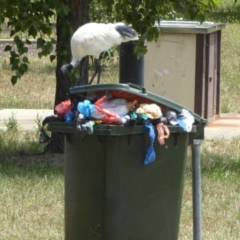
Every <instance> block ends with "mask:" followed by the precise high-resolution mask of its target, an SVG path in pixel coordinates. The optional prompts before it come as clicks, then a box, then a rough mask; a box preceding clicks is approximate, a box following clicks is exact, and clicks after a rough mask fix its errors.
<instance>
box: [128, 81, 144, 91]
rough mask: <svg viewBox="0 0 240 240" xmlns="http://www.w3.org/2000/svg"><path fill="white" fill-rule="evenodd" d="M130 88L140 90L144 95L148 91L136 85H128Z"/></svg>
mask: <svg viewBox="0 0 240 240" xmlns="http://www.w3.org/2000/svg"><path fill="white" fill-rule="evenodd" d="M128 86H129V87H131V88H136V89H138V90H140V91H141V92H142V93H146V89H145V88H144V87H142V86H140V85H137V84H134V83H128Z"/></svg>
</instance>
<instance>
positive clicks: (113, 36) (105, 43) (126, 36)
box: [60, 22, 138, 84]
mask: <svg viewBox="0 0 240 240" xmlns="http://www.w3.org/2000/svg"><path fill="white" fill-rule="evenodd" d="M135 40H138V34H137V33H136V31H135V30H134V29H132V28H131V27H130V26H128V25H125V24H124V23H121V22H120V23H108V24H104V23H87V24H85V25H83V26H81V27H80V28H78V29H77V30H76V32H75V33H74V34H73V36H72V38H71V45H70V46H71V54H72V61H71V62H70V63H69V64H66V65H63V66H62V67H61V69H60V71H61V72H62V73H63V74H64V75H66V74H67V73H68V72H69V71H70V70H71V69H72V68H74V67H76V66H77V65H78V64H79V62H80V61H81V59H82V58H83V57H85V56H93V57H94V58H95V73H94V74H93V76H92V78H91V80H90V81H89V84H91V83H92V81H93V79H94V78H95V76H96V75H97V74H98V79H97V82H98V83H99V82H100V75H101V71H102V67H101V64H100V61H99V55H100V54H101V53H102V52H103V51H107V50H109V49H110V48H111V47H113V46H115V45H120V44H121V43H123V42H129V41H135Z"/></svg>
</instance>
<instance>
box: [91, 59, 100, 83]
mask: <svg viewBox="0 0 240 240" xmlns="http://www.w3.org/2000/svg"><path fill="white" fill-rule="evenodd" d="M101 73H102V66H101V64H100V61H99V59H95V72H94V74H93V76H92V78H91V79H90V81H89V84H92V82H93V80H94V78H95V77H96V75H97V74H98V77H97V84H99V83H100V77H101Z"/></svg>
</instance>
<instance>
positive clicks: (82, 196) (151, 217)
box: [48, 84, 206, 240]
mask: <svg viewBox="0 0 240 240" xmlns="http://www.w3.org/2000/svg"><path fill="white" fill-rule="evenodd" d="M70 93H71V100H72V102H73V103H74V104H75V103H76V102H77V103H78V102H79V101H82V100H84V99H88V98H90V97H92V96H102V94H104V95H106V94H107V95H110V96H111V97H113V98H124V99H127V100H128V101H133V100H137V101H138V102H139V103H150V104H151V103H155V104H157V105H158V106H159V107H161V109H162V110H164V111H166V110H169V109H171V110H174V111H177V112H181V110H182V109H183V108H184V107H183V106H181V105H179V104H177V103H175V102H173V101H170V100H168V99H166V98H163V97H160V96H157V95H155V94H152V93H150V92H148V91H146V89H145V88H144V87H142V86H138V85H135V84H98V85H87V86H80V87H74V88H71V89H70ZM189 111H191V110H189ZM192 115H193V117H194V119H195V123H196V124H197V125H193V126H192V130H191V132H184V131H183V130H182V129H181V128H180V127H179V126H168V128H169V131H170V137H169V138H168V139H166V140H165V144H164V145H160V144H159V143H158V141H157V140H156V139H155V141H154V150H155V153H156V159H155V161H154V162H152V163H150V164H148V165H144V159H145V156H146V154H147V151H148V148H149V146H150V139H149V136H148V132H147V129H146V128H145V127H144V125H143V122H141V123H138V124H134V125H129V126H124V125H107V124H95V126H94V131H93V134H90V135H88V134H83V133H77V132H76V123H74V122H73V123H66V122H51V123H49V124H48V130H49V131H52V132H59V133H63V134H64V135H65V240H87V239H89V240H147V239H149V240H159V239H163V240H177V238H178V229H179V220H180V212H181V201H182V193H183V182H184V169H185V161H186V156H187V147H188V145H189V143H190V142H191V140H192V138H193V137H194V138H196V137H198V138H199V137H200V138H202V137H203V128H204V126H205V124H206V121H205V120H204V119H202V118H201V117H200V116H198V115H197V114H195V113H193V112H192ZM155 131H156V130H155Z"/></svg>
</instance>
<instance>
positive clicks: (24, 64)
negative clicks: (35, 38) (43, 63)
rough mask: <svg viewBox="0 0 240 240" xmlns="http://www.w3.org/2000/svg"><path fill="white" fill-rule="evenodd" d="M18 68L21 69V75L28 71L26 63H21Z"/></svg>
mask: <svg viewBox="0 0 240 240" xmlns="http://www.w3.org/2000/svg"><path fill="white" fill-rule="evenodd" d="M19 68H20V69H21V71H22V74H24V73H25V72H27V70H28V65H27V64H26V63H21V64H20V67H19Z"/></svg>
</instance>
